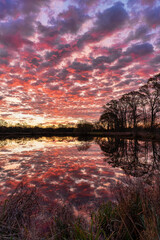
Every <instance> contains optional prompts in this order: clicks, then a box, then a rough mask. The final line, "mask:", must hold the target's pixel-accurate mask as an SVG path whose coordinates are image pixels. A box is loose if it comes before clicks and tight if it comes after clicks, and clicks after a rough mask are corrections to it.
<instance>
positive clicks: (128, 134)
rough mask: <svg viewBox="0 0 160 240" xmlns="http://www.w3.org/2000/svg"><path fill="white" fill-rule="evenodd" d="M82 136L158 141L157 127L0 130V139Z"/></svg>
mask: <svg viewBox="0 0 160 240" xmlns="http://www.w3.org/2000/svg"><path fill="white" fill-rule="evenodd" d="M19 130H20V129H19ZM54 136H55V137H80V138H81V137H82V138H94V137H113V138H115V137H118V138H127V139H138V140H144V141H160V131H159V129H158V130H157V131H156V132H155V131H154V132H152V131H146V130H139V131H138V130H136V131H133V130H129V131H126V130H125V131H91V132H79V131H76V130H75V129H74V130H73V129H72V131H67V129H65V131H63V130H62V129H61V130H57V129H56V130H55V129H53V130H51V131H50V130H49V129H42V131H35V130H34V129H32V130H30V129H29V130H28V131H25V130H24V129H21V131H13V129H12V131H3V132H2V131H0V139H17V138H40V137H54Z"/></svg>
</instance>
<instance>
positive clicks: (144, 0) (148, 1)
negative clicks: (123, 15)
mask: <svg viewBox="0 0 160 240" xmlns="http://www.w3.org/2000/svg"><path fill="white" fill-rule="evenodd" d="M155 2H156V0H128V3H127V4H128V6H129V7H133V6H134V5H136V4H140V5H141V4H142V5H153V4H154V3H155Z"/></svg>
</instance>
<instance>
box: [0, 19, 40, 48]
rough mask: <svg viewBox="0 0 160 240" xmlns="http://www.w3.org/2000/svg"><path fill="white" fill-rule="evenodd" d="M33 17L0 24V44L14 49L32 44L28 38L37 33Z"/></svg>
mask: <svg viewBox="0 0 160 240" xmlns="http://www.w3.org/2000/svg"><path fill="white" fill-rule="evenodd" d="M33 19H34V18H33ZM33 19H32V17H31V16H30V17H26V18H24V19H17V20H14V21H9V22H1V23H0V34H1V35H0V43H1V44H3V45H4V46H6V47H9V48H12V49H18V48H20V47H22V46H23V45H24V44H32V42H31V41H30V40H28V39H27V38H28V37H31V36H33V34H34V33H35V29H34V24H33Z"/></svg>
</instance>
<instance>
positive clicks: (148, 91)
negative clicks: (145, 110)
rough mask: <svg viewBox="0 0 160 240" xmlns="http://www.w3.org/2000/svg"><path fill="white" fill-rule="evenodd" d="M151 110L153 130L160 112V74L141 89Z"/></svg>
mask: <svg viewBox="0 0 160 240" xmlns="http://www.w3.org/2000/svg"><path fill="white" fill-rule="evenodd" d="M140 92H141V93H142V94H143V96H144V98H145V100H146V102H147V104H148V106H149V110H150V116H151V117H150V118H151V123H150V126H151V128H152V127H153V126H154V124H155V121H156V116H157V113H158V112H160V74H159V75H156V76H155V77H153V78H150V79H149V80H148V82H147V84H145V85H144V86H142V87H141V88H140Z"/></svg>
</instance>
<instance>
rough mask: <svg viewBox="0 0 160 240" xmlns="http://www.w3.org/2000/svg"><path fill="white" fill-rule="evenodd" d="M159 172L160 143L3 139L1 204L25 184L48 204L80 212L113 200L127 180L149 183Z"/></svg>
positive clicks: (105, 139)
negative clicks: (118, 186) (115, 188)
mask: <svg viewBox="0 0 160 240" xmlns="http://www.w3.org/2000/svg"><path fill="white" fill-rule="evenodd" d="M159 171H160V143H158V142H143V141H136V140H126V139H125V140H120V139H118V138H117V139H113V138H109V139H108V138H98V139H94V140H92V141H79V140H78V139H77V138H72V137H65V138H57V137H53V138H40V139H37V140H36V139H20V140H3V141H0V200H3V199H5V198H6V197H7V196H8V194H10V193H11V192H12V191H13V189H15V188H16V186H17V184H18V183H19V182H21V181H23V182H25V183H27V184H28V185H29V186H31V187H36V188H37V190H38V191H39V192H40V194H42V195H43V196H44V197H45V199H47V200H48V201H52V202H53V201H57V202H67V203H70V204H72V205H73V206H74V207H76V208H80V207H84V206H85V207H86V206H90V205H91V204H92V203H93V202H96V201H101V200H106V199H109V200H112V199H113V198H114V196H113V194H112V191H111V190H112V188H113V186H114V185H115V184H116V182H117V181H119V182H124V181H125V178H126V176H130V177H131V178H141V179H143V181H145V182H146V183H147V184H150V183H152V181H154V177H155V176H156V175H158V174H159Z"/></svg>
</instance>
